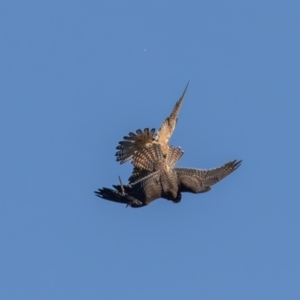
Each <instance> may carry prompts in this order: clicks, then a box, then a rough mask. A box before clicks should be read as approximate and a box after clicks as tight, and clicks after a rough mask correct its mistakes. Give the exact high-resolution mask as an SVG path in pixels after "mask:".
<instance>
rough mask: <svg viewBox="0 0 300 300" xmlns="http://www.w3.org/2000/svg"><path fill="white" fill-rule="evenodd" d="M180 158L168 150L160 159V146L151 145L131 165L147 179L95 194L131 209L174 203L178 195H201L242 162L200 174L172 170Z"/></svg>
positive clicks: (101, 190) (197, 171) (175, 152)
mask: <svg viewBox="0 0 300 300" xmlns="http://www.w3.org/2000/svg"><path fill="white" fill-rule="evenodd" d="M182 155H183V152H182V150H181V149H180V148H174V147H172V146H171V147H169V148H168V155H167V156H166V157H164V155H163V151H162V147H161V145H160V144H156V143H153V144H152V145H151V146H148V147H146V148H143V149H142V150H141V151H138V152H137V153H136V154H135V159H134V160H133V164H134V165H135V167H137V168H139V169H141V170H145V171H147V172H148V175H147V176H145V177H143V178H141V179H139V180H137V181H136V182H133V183H130V184H128V185H123V184H122V182H121V181H120V185H114V186H113V187H114V188H115V190H113V189H109V188H102V189H98V191H96V192H95V194H96V195H97V196H98V197H101V198H103V199H106V200H110V201H114V202H118V203H123V204H126V205H127V206H128V205H129V206H131V207H143V206H145V205H148V204H150V203H151V202H152V201H154V200H156V199H159V198H164V199H167V200H171V201H173V202H174V203H178V202H180V200H181V193H183V192H190V193H194V194H198V193H205V192H208V191H209V190H211V186H212V185H214V184H215V183H217V182H219V181H220V180H222V179H223V178H225V177H226V176H228V175H229V174H231V173H232V172H233V171H235V170H236V169H237V168H238V167H239V166H240V164H241V162H242V161H237V160H233V161H230V162H228V163H226V164H224V165H222V166H221V167H218V168H215V169H210V170H201V169H191V168H178V167H175V164H176V162H177V161H178V160H179V159H180V157H181V156H182Z"/></svg>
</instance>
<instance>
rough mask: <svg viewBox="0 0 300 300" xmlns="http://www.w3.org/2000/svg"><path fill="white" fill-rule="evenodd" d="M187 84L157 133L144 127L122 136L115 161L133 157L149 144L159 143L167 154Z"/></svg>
mask: <svg viewBox="0 0 300 300" xmlns="http://www.w3.org/2000/svg"><path fill="white" fill-rule="evenodd" d="M188 85H189V83H187V85H186V87H185V89H184V91H183V93H182V96H181V97H180V98H179V100H178V101H177V102H176V104H175V106H174V108H173V110H172V112H171V114H170V116H169V117H167V118H166V119H165V120H164V121H163V123H162V125H161V127H160V129H159V130H158V132H157V133H155V129H154V128H152V129H151V130H149V128H145V129H144V131H142V130H140V129H138V130H137V131H136V133H133V132H130V133H129V135H128V136H124V137H123V139H124V140H123V141H120V142H119V145H118V146H117V150H118V151H117V152H116V157H117V161H119V162H120V163H121V164H123V163H125V162H127V161H128V160H130V159H134V157H135V154H136V153H138V152H139V151H141V150H142V149H144V148H145V147H149V146H151V145H152V144H159V145H160V146H161V150H162V153H163V155H164V156H167V155H168V149H169V145H168V143H169V140H170V138H171V135H172V133H173V131H174V129H175V126H176V123H177V120H178V113H179V110H180V108H181V105H182V102H183V100H184V96H185V93H186V91H187V88H188Z"/></svg>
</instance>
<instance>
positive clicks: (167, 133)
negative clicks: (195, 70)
mask: <svg viewBox="0 0 300 300" xmlns="http://www.w3.org/2000/svg"><path fill="white" fill-rule="evenodd" d="M188 86H189V83H187V85H186V87H185V89H184V91H183V94H182V96H181V97H180V99H179V100H178V101H177V102H176V104H175V106H174V108H173V111H172V112H171V114H170V116H169V117H168V118H166V119H165V120H164V121H163V123H162V125H161V127H160V129H159V130H158V132H157V134H156V139H157V141H158V143H159V144H160V145H161V146H162V150H163V153H164V154H165V155H166V154H167V151H168V143H169V140H170V138H171V135H172V134H173V131H174V129H175V126H176V124H177V120H178V117H177V116H178V113H179V110H180V108H181V105H182V102H183V100H184V96H185V93H186V91H187V88H188Z"/></svg>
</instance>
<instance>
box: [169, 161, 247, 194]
mask: <svg viewBox="0 0 300 300" xmlns="http://www.w3.org/2000/svg"><path fill="white" fill-rule="evenodd" d="M241 163H242V161H241V160H240V161H237V160H233V161H230V162H228V163H226V164H224V165H223V166H221V167H218V168H215V169H210V170H200V169H188V168H175V171H176V173H177V176H178V181H179V192H190V193H204V192H208V191H209V190H210V189H211V186H212V185H214V184H215V183H217V182H219V181H220V180H222V179H223V178H225V177H226V176H228V175H229V174H231V173H232V172H233V171H235V170H236V169H237V168H238V167H239V166H240V165H241Z"/></svg>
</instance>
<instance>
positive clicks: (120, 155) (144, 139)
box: [116, 128, 155, 164]
mask: <svg viewBox="0 0 300 300" xmlns="http://www.w3.org/2000/svg"><path fill="white" fill-rule="evenodd" d="M154 133H155V129H154V128H152V129H151V130H149V128H145V129H144V132H143V131H142V130H140V129H138V130H137V131H136V134H135V133H133V132H130V133H129V135H128V136H124V137H123V139H124V140H123V141H121V142H119V145H118V146H117V150H118V151H117V152H116V157H117V161H119V162H120V163H121V164H123V163H124V162H126V161H128V160H130V159H131V158H133V156H134V154H135V153H136V152H137V151H140V150H142V149H144V148H145V147H148V146H149V145H151V144H152V143H153V142H154V141H155V140H154Z"/></svg>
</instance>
